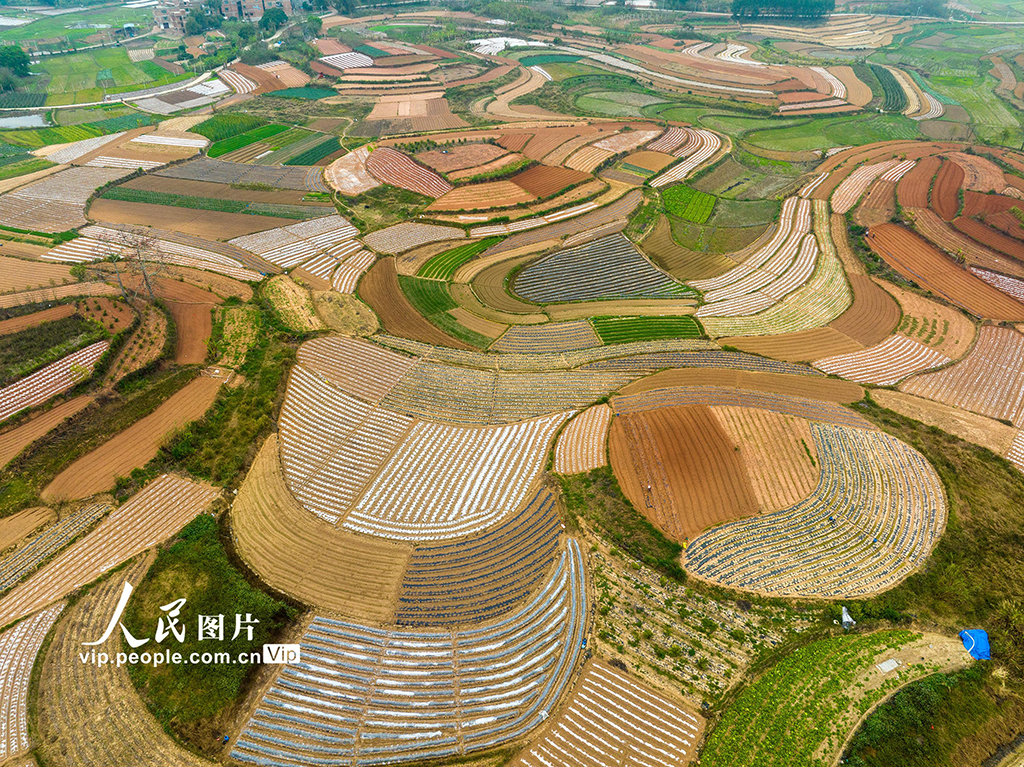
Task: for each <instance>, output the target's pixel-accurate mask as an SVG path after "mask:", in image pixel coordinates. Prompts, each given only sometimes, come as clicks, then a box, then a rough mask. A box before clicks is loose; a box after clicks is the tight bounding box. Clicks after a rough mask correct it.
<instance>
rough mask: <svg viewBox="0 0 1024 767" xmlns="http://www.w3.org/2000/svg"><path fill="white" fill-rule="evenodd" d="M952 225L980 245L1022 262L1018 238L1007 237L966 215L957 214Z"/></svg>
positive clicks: (1023, 247) (1023, 245)
mask: <svg viewBox="0 0 1024 767" xmlns="http://www.w3.org/2000/svg"><path fill="white" fill-rule="evenodd" d="M953 226H955V227H956V228H957V229H959V230H960V231H961V232H963V233H964V234H966V235H967V236H968V237H970V238H971V239H972V240H976V241H977V242H980V243H981V244H982V245H986V246H988V247H990V248H992V249H993V250H997V251H999V252H1000V253H1003V254H1005V255H1007V256H1009V257H1010V258H1012V259H1015V260H1017V261H1019V262H1024V243H1022V242H1020V241H1019V240H1016V239H1014V238H1013V237H1008V236H1006V235H1005V234H1003V233H1002V232H997V231H996V230H995V229H993V228H992V227H990V226H986V225H985V224H983V223H981V222H980V221H976V220H975V219H973V218H967V217H966V216H958V217H957V218H955V219H953Z"/></svg>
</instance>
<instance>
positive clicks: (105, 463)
mask: <svg viewBox="0 0 1024 767" xmlns="http://www.w3.org/2000/svg"><path fill="white" fill-rule="evenodd" d="M221 383H223V381H222V380H221V379H219V378H210V377H209V376H199V377H198V378H196V379H195V380H194V381H192V382H191V383H190V384H188V385H187V386H185V387H184V388H183V389H181V390H180V391H178V392H176V393H175V394H173V395H171V396H170V397H169V398H168V399H167V400H166V401H165V402H164V403H163V404H162V405H160V407H158V408H157V409H156V410H154V411H153V412H152V413H150V414H149V415H147V416H146V417H145V418H143V419H141V420H139V421H137V422H135V423H134V424H132V425H131V426H129V427H128V428H127V429H125V430H124V431H122V432H121V433H120V434H117V435H116V436H115V437H114V438H113V439H111V440H110V441H109V442H105V443H104V444H102V445H100V446H99V447H98V448H96V449H95V450H93V451H92V452H91V453H88V454H86V455H84V456H82V457H81V458H79V459H78V460H77V461H75V462H74V463H73V464H71V465H70V466H68V467H67V468H66V469H64V471H62V472H61V473H60V474H58V475H57V476H56V477H55V478H54V480H53V481H52V482H51V483H50V484H49V485H47V486H46V489H44V490H43V493H42V495H43V497H44V498H46V499H51V500H54V501H59V500H67V499H70V498H87V497H88V496H90V495H94V494H95V493H102V492H103V491H105V490H109V489H111V488H112V487H113V486H114V481H115V480H116V479H117V478H118V477H127V476H128V475H129V474H131V473H132V470H133V469H136V468H139V467H142V466H145V465H146V464H147V463H148V462H149V461H150V460H152V459H153V458H155V457H156V454H157V451H158V450H159V449H160V446H161V445H162V444H163V443H164V442H165V440H166V439H167V437H168V436H170V435H171V434H172V433H173V432H174V431H175V430H177V429H180V428H181V427H182V426H184V425H185V424H187V423H189V422H190V421H194V420H196V419H197V418H201V417H202V416H203V414H204V413H205V412H206V411H207V409H209V407H210V405H212V404H213V398H214V397H216V396H217V391H218V390H219V389H220V385H221Z"/></svg>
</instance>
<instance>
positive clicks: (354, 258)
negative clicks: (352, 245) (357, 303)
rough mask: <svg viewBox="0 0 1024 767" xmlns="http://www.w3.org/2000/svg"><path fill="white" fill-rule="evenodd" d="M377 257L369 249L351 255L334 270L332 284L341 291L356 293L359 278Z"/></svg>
mask: <svg viewBox="0 0 1024 767" xmlns="http://www.w3.org/2000/svg"><path fill="white" fill-rule="evenodd" d="M376 258H377V257H376V256H375V255H374V254H373V253H372V252H371V251H369V250H360V251H358V252H356V253H355V254H353V255H351V256H349V257H348V258H346V259H345V261H344V262H343V263H342V264H341V265H340V266H339V267H338V268H337V270H336V271H335V272H334V277H333V279H332V280H331V286H332V287H333V288H334V289H335V290H336V291H338V292H339V293H355V292H356V284H357V283H358V282H359V278H360V277H361V276H362V275H363V272H365V271H366V270H367V269H369V268H370V267H371V266H373V262H374V261H375V260H376Z"/></svg>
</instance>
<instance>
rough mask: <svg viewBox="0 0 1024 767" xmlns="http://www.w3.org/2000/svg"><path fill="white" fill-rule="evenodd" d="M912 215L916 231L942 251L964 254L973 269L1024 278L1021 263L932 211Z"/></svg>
mask: <svg viewBox="0 0 1024 767" xmlns="http://www.w3.org/2000/svg"><path fill="white" fill-rule="evenodd" d="M910 212H911V213H912V214H913V216H914V229H916V230H917V231H918V232H919V233H920V234H921V235H922V236H923V237H924V238H925V239H926V240H928V241H929V242H931V243H932V244H934V245H935V246H937V247H938V248H939V249H940V250H944V251H946V253H951V254H957V255H962V256H963V257H964V260H966V261H967V263H969V264H971V265H973V266H980V267H982V268H984V269H990V270H992V271H995V272H1002V273H1003V274H1008V275H1010V276H1012V277H1017V278H1018V279H1024V264H1020V263H1017V262H1016V261H1013V260H1012V259H1009V258H1007V257H1006V256H1004V255H1002V254H1001V253H998V252H996V251H994V250H992V248H988V247H986V246H984V245H982V244H981V243H980V242H978V241H977V240H973V239H971V238H970V237H968V236H967V235H966V234H964V233H963V232H960V231H958V230H957V229H954V228H953V227H951V226H950V225H949V224H947V223H946V222H945V221H943V220H942V219H941V218H939V217H938V216H937V215H935V211H933V210H932V209H931V208H912V209H910Z"/></svg>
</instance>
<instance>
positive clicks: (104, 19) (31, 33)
mask: <svg viewBox="0 0 1024 767" xmlns="http://www.w3.org/2000/svg"><path fill="white" fill-rule="evenodd" d="M5 15H17V16H31V15H32V14H24V13H17V12H9V11H7V10H6V9H5ZM152 21H153V10H152V9H151V8H125V7H123V6H121V7H118V6H115V7H113V8H111V7H109V6H107V7H105V8H94V9H90V10H84V11H75V12H73V13H64V14H60V15H57V16H41V17H38V18H36V20H35V21H33V22H32V23H31V24H25V25H24V26H20V27H0V42H14V43H21V42H26V41H28V40H31V41H33V42H35V43H37V44H40V47H42V48H49V47H50V46H47V45H46V44H45V41H48V40H54V41H59V43H58V45H56V46H53V47H55V48H64V47H66V41H70V42H71V44H72V45H73V46H75V47H83V46H86V45H89V43H87V42H84V40H83V38H86V37H89V36H90V35H94V34H96V33H97V32H102V31H103V30H101V29H94V28H91V27H86V28H84V29H72V27H74V26H77V25H88V24H96V25H104V26H106V27H108V28H111V29H114V28H118V27H121V26H122V25H124V24H138V25H139V26H142V27H146V26H148V25H149V24H152Z"/></svg>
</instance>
